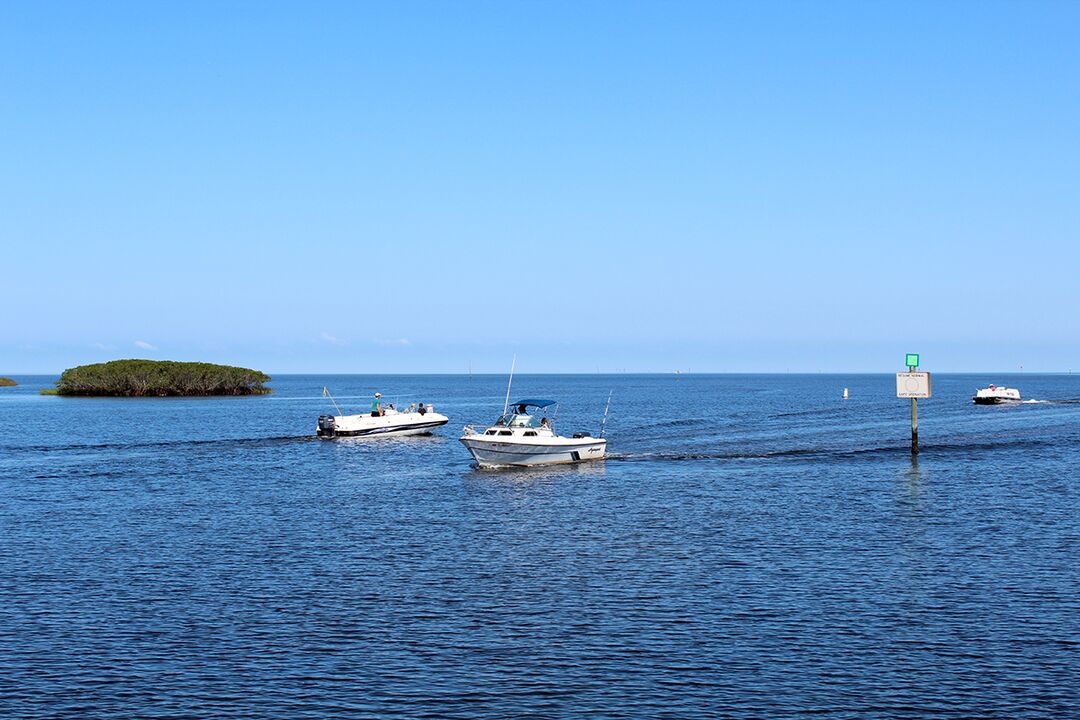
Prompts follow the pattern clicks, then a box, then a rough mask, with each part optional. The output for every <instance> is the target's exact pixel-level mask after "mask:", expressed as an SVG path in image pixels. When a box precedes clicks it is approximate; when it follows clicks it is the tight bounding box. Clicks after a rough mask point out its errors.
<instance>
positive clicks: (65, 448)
mask: <svg viewBox="0 0 1080 720" xmlns="http://www.w3.org/2000/svg"><path fill="white" fill-rule="evenodd" d="M313 440H318V438H317V437H315V436H314V435H281V436H277V437H264V438H213V439H207V440H157V441H153V442H131V443H123V442H121V443H82V444H73V445H22V446H12V447H5V446H0V449H2V450H8V449H10V450H22V451H30V452H38V453H51V452H80V451H85V450H134V449H138V448H168V447H199V446H219V447H258V446H261V445H279V444H282V443H294V442H310V441H313Z"/></svg>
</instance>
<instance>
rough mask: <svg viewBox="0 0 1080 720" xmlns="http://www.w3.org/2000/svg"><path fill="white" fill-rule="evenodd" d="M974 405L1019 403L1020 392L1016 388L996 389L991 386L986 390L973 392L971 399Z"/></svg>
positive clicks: (995, 386) (994, 386)
mask: <svg viewBox="0 0 1080 720" xmlns="http://www.w3.org/2000/svg"><path fill="white" fill-rule="evenodd" d="M971 399H972V401H973V402H974V403H975V404H976V405H999V404H1001V403H1018V402H1020V391H1019V390H1017V389H1016V388H1007V387H998V386H997V385H991V386H990V387H988V388H983V389H982V390H976V391H975V397H973V398H971Z"/></svg>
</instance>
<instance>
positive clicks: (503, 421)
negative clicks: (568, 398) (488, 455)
mask: <svg viewBox="0 0 1080 720" xmlns="http://www.w3.org/2000/svg"><path fill="white" fill-rule="evenodd" d="M555 404H556V403H555V401H554V400H518V401H517V402H515V403H511V404H510V406H509V410H508V412H507V413H506V414H505V415H500V416H499V419H498V420H496V421H495V424H494V425H492V426H491V427H489V428H488V429H487V430H485V431H484V434H485V435H502V436H508V437H509V436H517V437H539V436H553V435H554V434H555V428H554V427H553V423H552V421H550V420H548V418H547V416H546V415H545V416H543V417H541V418H540V419H537V417H536V415H537V412H540V413H541V414H543V413H542V411H543V410H545V409H546V408H548V407H551V406H552V405H555Z"/></svg>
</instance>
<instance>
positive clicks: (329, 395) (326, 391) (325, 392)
mask: <svg viewBox="0 0 1080 720" xmlns="http://www.w3.org/2000/svg"><path fill="white" fill-rule="evenodd" d="M322 394H323V397H328V398H330V402H332V403H334V407H336V408H337V414H338V416H339V417H344V416H345V413H343V412H341V408H339V407H338V404H337V400H335V399H334V396H333V395H331V394H330V391H329V390H327V389H326V386H325V385H323V387H322Z"/></svg>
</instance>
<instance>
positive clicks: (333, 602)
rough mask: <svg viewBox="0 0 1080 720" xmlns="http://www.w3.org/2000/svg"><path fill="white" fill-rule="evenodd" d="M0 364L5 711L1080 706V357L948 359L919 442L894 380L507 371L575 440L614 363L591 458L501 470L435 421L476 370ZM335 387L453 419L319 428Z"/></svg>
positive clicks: (780, 710) (484, 388)
mask: <svg viewBox="0 0 1080 720" xmlns="http://www.w3.org/2000/svg"><path fill="white" fill-rule="evenodd" d="M16 379H18V380H20V382H22V383H23V384H22V385H20V386H19V387H16V388H0V717H3V718H39V717H40V718H46V717H48V718H67V717H71V718H106V717H107V718H117V717H140V718H166V717H168V718H181V717H182V718H253V717H258V718H331V717H333V718H517V717H529V718H586V717H587V718H712V717H732V718H764V717H791V716H796V715H811V714H813V715H815V716H818V717H823V718H873V717H881V718H927V717H955V718H973V717H1010V718H1012V717H1057V718H1062V717H1076V716H1078V715H1080V683H1077V677H1078V668H1080V552H1078V551H1080V491H1078V487H1080V402H1077V400H1078V399H1080V376H1077V377H1074V376H1069V375H1059V376H1048V375H1027V374H1025V375H1016V376H1009V377H1006V376H976V375H971V376H961V375H942V376H936V377H935V383H934V397H933V398H932V399H930V400H925V401H921V402H920V426H921V427H920V429H921V441H922V450H923V452H922V453H921V454H920V455H919V457H918V460H917V462H916V461H913V460H912V457H911V455H910V452H909V426H908V422H909V415H908V413H909V406H908V404H907V402H906V401H902V400H897V399H896V398H895V397H894V381H893V378H892V376H888V375H862V376H838V375H803V376H800V375H746V376H739V375H712V376H710V375H681V376H675V375H664V376H660V375H654V376H639V375H581V376H519V377H517V378H515V391H514V393H513V394H514V395H521V396H534V397H535V396H540V397H544V396H550V397H553V398H558V399H560V400H561V401H562V404H561V406H560V410H559V415H558V418H557V429H558V430H560V431H561V432H563V433H567V434H568V433H569V432H572V431H576V430H592V431H596V430H597V429H598V426H599V422H600V418H601V415H602V414H603V409H604V403H605V401H606V399H607V395H608V391H609V390H611V391H613V397H612V403H611V415H610V419H609V422H608V426H607V434H608V437H609V439H610V446H609V451H610V454H611V457H610V458H609V459H608V460H606V461H604V462H602V463H594V464H589V465H580V466H568V467H556V468H547V469H532V470H512V471H489V470H478V469H476V468H474V467H472V466H471V458H470V457H469V455H468V453H467V452H466V451H465V449H464V448H463V447H462V446H461V445H460V443H458V442H457V439H456V438H457V437H458V435H459V434H460V430H461V427H462V425H464V424H465V423H467V422H483V421H491V420H493V419H494V418H495V417H496V416H497V415H498V413H499V411H500V410H501V409H502V402H503V393H504V392H505V386H504V383H505V378H502V377H497V376H473V377H468V376H397V377H395V376H280V377H276V378H275V379H274V381H273V383H272V386H273V387H274V388H275V391H276V392H275V394H273V395H271V396H266V397H248V398H194V399H186V398H183V399H181V398H170V399H90V398H57V397H42V396H39V395H38V394H37V391H38V390H39V389H40V388H42V387H45V386H46V385H47V384H49V383H51V381H52V380H54V379H55V378H45V377H22V378H16ZM990 382H998V383H1004V384H1008V385H1010V386H1018V387H1019V388H1020V389H1021V391H1022V392H1023V393H1024V396H1025V397H1026V398H1029V399H1032V400H1038V401H1039V402H1028V403H1025V404H1022V405H1017V406H1010V407H976V406H974V405H972V403H971V400H970V398H971V395H972V394H973V392H974V390H975V389H976V387H978V386H983V385H986V384H988V383H990ZM324 385H325V386H328V387H329V388H330V390H331V392H333V393H334V395H335V397H336V398H337V399H338V402H339V403H340V404H341V405H342V406H343V407H344V408H345V409H346V411H347V412H348V411H353V412H356V411H363V410H365V409H366V408H367V406H368V402H369V397H370V395H371V393H373V392H374V391H375V390H381V391H382V393H383V394H384V396H385V398H386V399H387V400H391V401H392V400H394V399H397V400H398V401H399V402H416V401H424V402H429V403H433V404H434V405H435V407H436V409H437V410H438V411H439V412H442V413H445V414H447V415H448V416H450V418H451V422H450V424H449V425H447V426H446V427H444V428H441V429H440V430H439V431H438V432H437V434H436V435H435V436H433V437H420V438H404V439H396V440H395V439H381V440H380V439H346V440H330V441H327V440H317V439H315V438H314V437H313V435H314V428H315V421H316V418H317V417H318V415H319V414H321V413H324V412H327V411H328V409H329V403H328V401H327V400H325V399H324V398H322V397H321V392H322V388H323V386H324ZM844 387H848V388H850V391H851V398H850V399H848V400H846V401H845V400H842V399H841V391H842V389H843V388H844Z"/></svg>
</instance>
